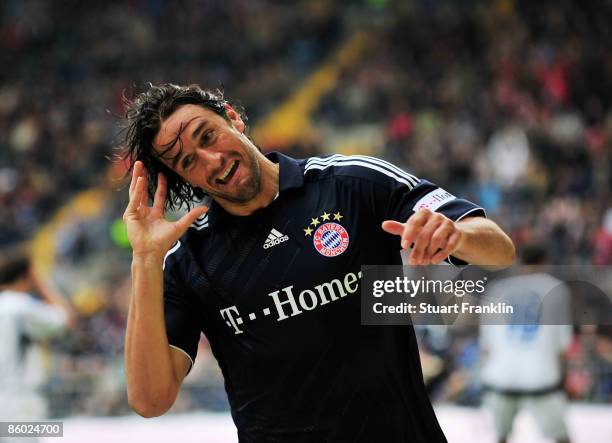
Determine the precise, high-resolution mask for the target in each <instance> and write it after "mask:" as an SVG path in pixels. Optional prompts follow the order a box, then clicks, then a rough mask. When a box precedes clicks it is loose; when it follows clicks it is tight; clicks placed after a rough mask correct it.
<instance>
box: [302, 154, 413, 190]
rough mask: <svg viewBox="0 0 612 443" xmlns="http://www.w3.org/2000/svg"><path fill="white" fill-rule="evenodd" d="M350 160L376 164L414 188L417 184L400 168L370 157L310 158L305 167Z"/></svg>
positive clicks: (337, 155)
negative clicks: (408, 182) (402, 178)
mask: <svg viewBox="0 0 612 443" xmlns="http://www.w3.org/2000/svg"><path fill="white" fill-rule="evenodd" d="M351 159H361V160H364V161H366V162H369V163H373V164H377V165H379V166H381V167H383V168H385V169H388V170H389V172H395V173H396V174H398V175H399V176H401V177H404V178H405V179H407V180H409V181H413V182H414V184H415V186H416V185H417V184H418V183H419V179H418V178H417V177H415V176H414V175H412V174H409V173H408V172H406V171H404V170H403V169H401V168H398V167H397V166H395V165H394V164H393V163H390V162H388V161H386V160H382V159H380V158H376V157H371V156H369V155H350V156H346V155H342V154H334V155H331V156H330V157H326V158H322V157H312V158H311V159H309V160H307V162H306V166H308V164H309V163H311V162H316V163H319V164H324V163H327V162H329V161H335V160H351Z"/></svg>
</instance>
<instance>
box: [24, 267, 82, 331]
mask: <svg viewBox="0 0 612 443" xmlns="http://www.w3.org/2000/svg"><path fill="white" fill-rule="evenodd" d="M30 282H31V285H32V287H33V289H34V291H36V292H37V293H38V295H39V296H40V299H41V300H43V301H44V302H46V303H48V304H50V305H53V306H56V307H58V308H61V309H62V310H63V311H64V313H65V315H66V318H67V321H66V322H67V325H68V327H70V328H72V327H74V325H75V322H76V317H77V314H76V311H75V309H74V307H73V306H72V304H70V302H69V301H68V300H67V299H66V297H64V296H63V295H62V294H61V293H60V291H59V290H58V289H57V288H56V287H55V285H54V284H53V283H52V282H51V281H50V280H44V279H42V278H40V276H39V274H38V273H36V272H34V271H31V272H30Z"/></svg>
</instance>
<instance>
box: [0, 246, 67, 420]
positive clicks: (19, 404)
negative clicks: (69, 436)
mask: <svg viewBox="0 0 612 443" xmlns="http://www.w3.org/2000/svg"><path fill="white" fill-rule="evenodd" d="M34 293H36V294H37V295H38V296H39V297H35V296H34V295H33V294H34ZM74 319H75V315H74V310H73V308H72V307H71V306H70V304H69V303H68V302H67V301H66V300H65V299H64V298H63V297H62V295H61V294H59V292H57V290H56V289H55V288H54V287H53V286H52V285H51V284H49V283H47V282H45V281H43V280H42V279H41V278H40V277H38V276H37V275H36V274H35V273H34V272H33V271H32V268H31V264H30V260H29V258H28V257H27V255H26V254H24V253H23V252H20V251H15V250H5V251H2V253H0V362H1V363H0V419H4V420H26V419H36V420H43V419H45V418H46V417H47V404H46V400H45V398H44V397H43V396H42V395H41V393H40V384H41V379H44V374H43V373H41V371H42V365H41V364H40V358H41V356H40V355H38V354H37V352H36V350H35V348H34V347H33V346H32V345H33V344H35V343H36V342H39V341H42V340H46V339H49V338H51V337H54V336H57V335H59V334H61V333H63V332H65V331H66V330H67V328H68V327H69V326H71V325H73V324H74Z"/></svg>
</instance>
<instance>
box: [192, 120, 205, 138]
mask: <svg viewBox="0 0 612 443" xmlns="http://www.w3.org/2000/svg"><path fill="white" fill-rule="evenodd" d="M201 118H202V117H201ZM206 126H208V120H204V119H203V120H202V121H201V122H200V124H199V125H198V126H196V128H195V129H194V130H193V132H192V133H191V139H192V140H195V139H196V137H197V136H198V135H199V134H200V132H201V131H202V129H204V128H205V127H206Z"/></svg>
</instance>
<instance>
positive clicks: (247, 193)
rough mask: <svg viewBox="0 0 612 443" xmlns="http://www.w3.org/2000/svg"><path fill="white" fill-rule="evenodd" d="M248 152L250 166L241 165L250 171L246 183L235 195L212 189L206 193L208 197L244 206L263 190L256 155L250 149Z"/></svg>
mask: <svg viewBox="0 0 612 443" xmlns="http://www.w3.org/2000/svg"><path fill="white" fill-rule="evenodd" d="M246 152H247V156H248V157H249V163H250V165H248V166H247V165H244V164H241V167H245V168H248V170H249V173H248V179H247V180H246V182H245V183H243V184H242V185H240V187H238V188H237V189H236V191H235V192H233V193H229V192H219V191H215V190H212V189H211V190H209V191H207V192H206V193H207V194H208V195H210V196H211V197H212V198H220V199H223V200H226V201H228V202H231V203H237V204H244V203H248V202H249V201H251V200H252V199H253V198H255V197H256V196H257V194H259V191H260V190H261V167H260V166H259V161H258V160H257V157H256V155H255V153H254V152H253V151H252V150H251V149H248V150H247V151H246Z"/></svg>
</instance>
